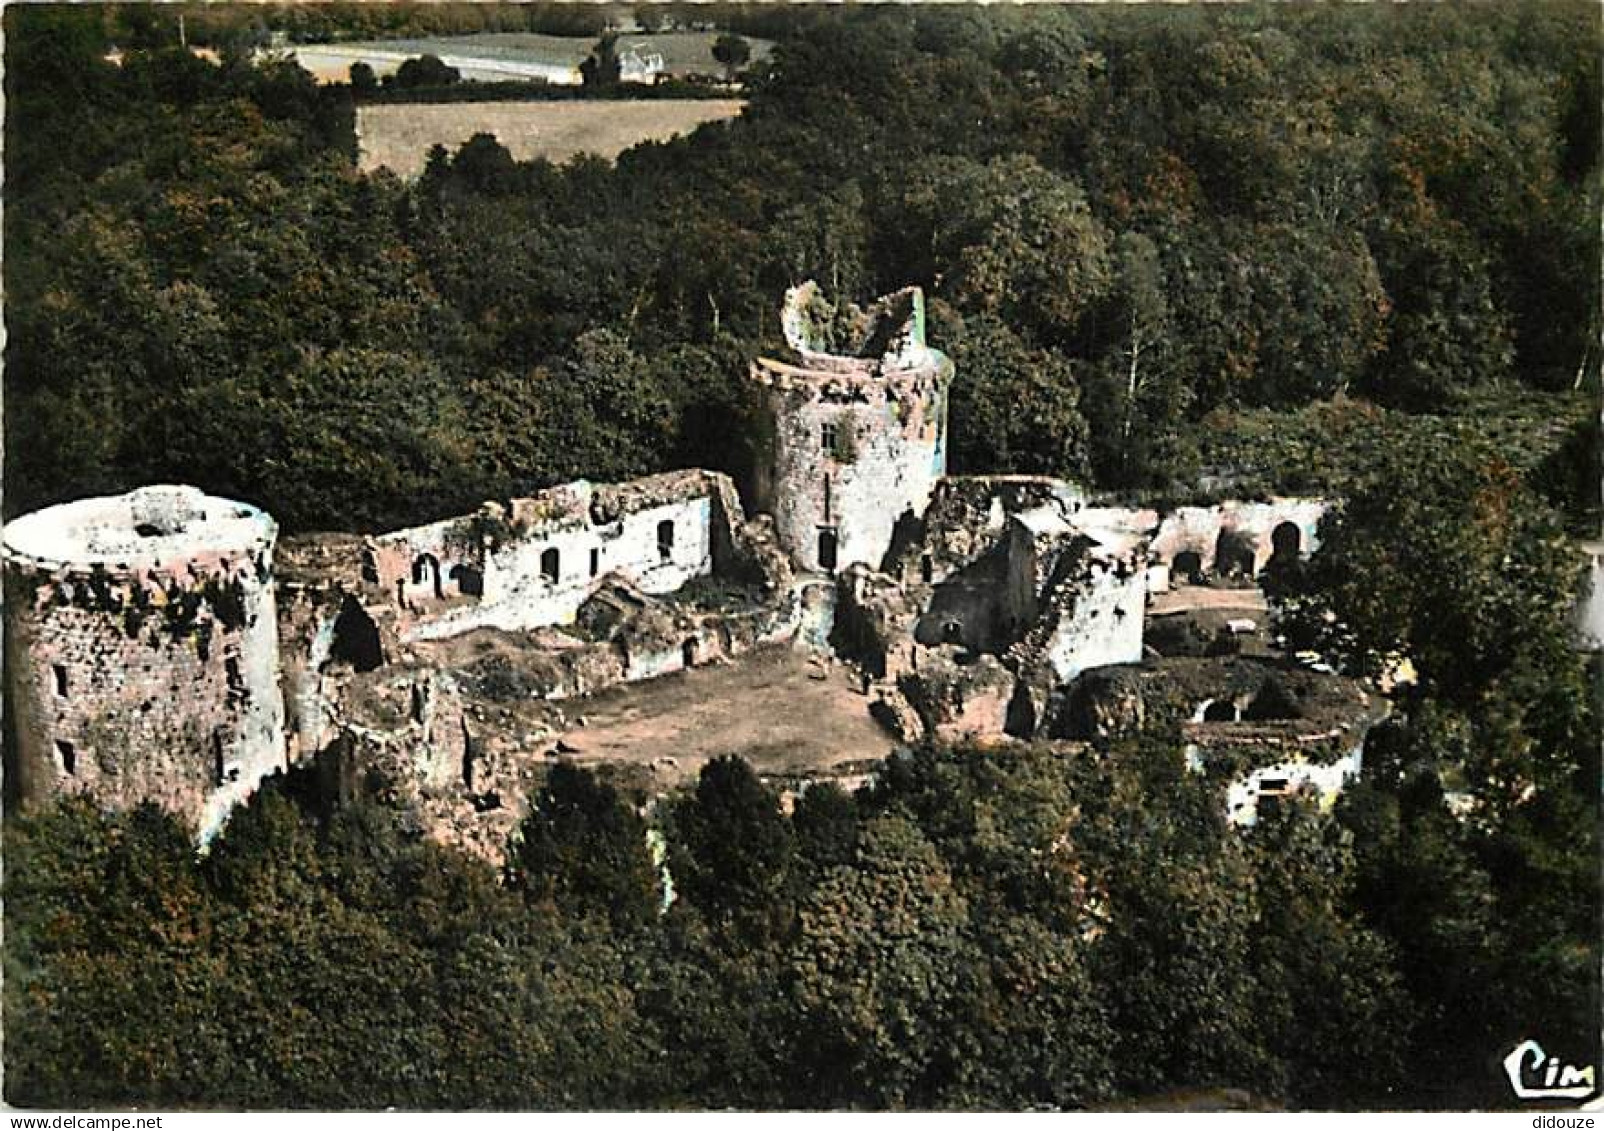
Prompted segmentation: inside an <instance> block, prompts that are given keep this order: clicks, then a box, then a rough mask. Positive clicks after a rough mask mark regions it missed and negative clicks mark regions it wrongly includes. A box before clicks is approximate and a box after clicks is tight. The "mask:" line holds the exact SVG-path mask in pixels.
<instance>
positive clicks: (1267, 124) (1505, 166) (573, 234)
mask: <svg viewBox="0 0 1604 1131" xmlns="http://www.w3.org/2000/svg"><path fill="white" fill-rule="evenodd" d="M420 7H423V8H427V7H430V6H427V5H424V6H420ZM117 11H119V10H118V9H113V10H111V13H110V14H104V13H93V12H91V13H84V12H80V11H63V10H60V9H54V8H44V7H35V6H22V7H19V8H18V9H17V10H16V11H15V12H12V13H9V14H8V16H7V19H8V20H9V21H10V22H9V23H8V24H7V29H8V35H7V62H8V67H7V74H6V93H7V110H6V113H7V126H8V140H9V142H10V146H9V150H8V161H7V173H8V192H7V208H6V212H5V239H6V251H7V255H6V263H7V269H6V282H7V295H8V308H7V321H8V328H9V331H10V337H9V341H8V344H7V352H6V361H7V366H6V394H7V405H8V410H9V411H8V412H7V428H8V432H7V438H8V440H9V441H10V443H9V444H8V448H9V451H10V453H11V459H10V460H9V461H8V467H7V492H6V506H7V511H8V513H11V514H15V513H18V512H19V511H21V510H24V509H28V508H32V507H35V506H37V505H40V504H42V503H45V502H50V501H56V500H60V499H63V498H66V497H71V496H74V495H80V494H83V493H86V492H91V491H106V490H113V489H120V488H123V487H126V486H128V485H130V484H132V483H136V482H146V481H151V480H180V481H185V482H192V483H195V484H197V485H199V486H202V487H205V488H206V489H208V490H212V491H217V492H220V493H223V494H226V495H232V496H238V497H242V498H245V499H248V500H250V501H252V502H255V503H258V504H260V505H262V506H264V507H266V508H268V509H269V510H270V511H271V512H272V513H273V514H274V515H276V516H277V517H278V518H279V519H280V520H281V521H282V522H283V523H284V525H285V526H286V527H287V528H289V529H306V528H317V527H324V528H328V527H334V528H373V527H377V526H384V525H394V524H401V523H405V522H409V521H419V520H423V519H427V518H431V517H438V516H440V515H444V514H449V513H453V512H460V511H461V510H463V509H465V508H470V507H472V506H474V505H476V504H477V503H478V502H479V501H481V500H482V499H485V498H491V497H498V496H506V495H509V494H515V493H520V492H527V491H528V490H530V489H532V488H535V487H539V486H544V485H548V484H551V483H553V482H557V481H561V480H565V479H569V478H574V477H578V476H588V477H592V478H596V479H609V478H617V477H622V476H630V475H636V474H640V473H642V472H646V471H650V470H653V469H660V468H664V467H671V466H683V465H687V464H699V465H705V466H711V467H715V468H719V469H722V470H728V471H731V472H733V473H735V474H737V476H738V477H741V476H742V475H743V474H744V472H745V470H746V468H747V467H748V466H749V462H750V458H751V454H750V453H749V452H748V451H747V450H746V446H747V444H748V442H749V441H748V438H749V437H750V435H751V434H752V429H751V428H750V427H749V426H747V424H748V420H749V414H750V412H751V408H752V405H751V397H752V390H751V389H750V388H749V387H748V383H747V382H746V381H745V379H744V375H745V365H746V362H747V360H748V359H749V358H750V357H751V355H752V354H753V353H754V352H756V351H758V350H760V349H764V348H772V347H774V346H775V344H776V343H775V338H776V335H777V325H776V322H777V318H776V314H777V309H778V305H779V301H780V297H781V294H782V292H783V290H784V288H785V287H786V286H788V285H790V284H792V283H794V282H796V281H798V280H799V279H802V278H804V277H808V276H813V277H817V278H819V279H820V280H821V281H822V282H823V283H824V284H825V285H826V286H827V287H829V288H830V289H831V290H833V291H836V292H839V293H843V294H845V295H848V296H851V297H857V298H864V297H868V296H871V295H873V294H875V293H880V292H882V291H886V290H890V289H893V288H896V287H899V286H902V285H904V284H906V283H910V282H912V283H919V284H921V285H923V286H925V287H926V288H927V290H928V291H929V293H930V294H931V296H932V308H933V315H932V321H933V325H932V329H931V334H932V338H933V340H934V341H935V342H936V343H937V344H939V345H940V346H942V347H943V348H945V349H946V350H948V351H949V352H950V353H952V354H953V355H954V356H955V358H956V360H957V363H958V371H959V373H960V374H961V375H962V376H961V380H960V381H959V382H958V384H957V385H956V387H955V391H954V399H953V404H952V420H953V425H952V426H953V433H954V436H953V451H952V456H953V465H954V470H956V471H977V470H978V471H987V470H991V471H1003V470H1018V471H1044V472H1054V473H1058V474H1064V475H1072V476H1079V477H1084V478H1088V479H1089V480H1090V481H1092V482H1093V483H1094V484H1095V485H1096V486H1098V487H1100V488H1103V489H1106V490H1110V491H1121V492H1131V491H1144V492H1148V493H1151V494H1155V495H1157V496H1159V497H1178V496H1183V495H1186V494H1188V493H1192V492H1195V491H1196V489H1197V484H1198V481H1199V473H1200V472H1203V471H1208V472H1218V471H1220V470H1221V468H1220V466H1219V465H1218V461H1219V460H1220V459H1222V458H1224V459H1226V460H1230V461H1231V462H1230V463H1228V464H1227V465H1225V466H1224V468H1223V470H1224V471H1225V472H1226V473H1227V474H1230V473H1239V472H1242V471H1244V470H1246V471H1251V472H1253V473H1255V474H1254V476H1253V477H1252V478H1253V480H1254V482H1255V483H1256V484H1260V485H1268V486H1271V487H1274V486H1278V484H1276V483H1275V482H1274V480H1275V478H1276V472H1277V468H1276V467H1275V466H1263V465H1262V464H1263V461H1262V460H1258V461H1257V462H1256V461H1255V452H1254V451H1253V449H1252V447H1251V445H1246V444H1241V443H1232V440H1233V438H1234V437H1236V436H1237V434H1238V431H1237V421H1238V420H1239V418H1240V414H1241V413H1243V412H1248V413H1249V414H1250V419H1251V414H1252V413H1253V412H1258V411H1269V412H1273V413H1281V412H1288V411H1296V410H1299V409H1302V408H1305V407H1307V406H1311V405H1323V404H1326V403H1328V402H1330V401H1331V399H1332V398H1337V400H1338V402H1339V403H1340V402H1347V401H1358V402H1361V403H1364V404H1366V405H1369V406H1373V407H1374V408H1375V410H1376V412H1377V413H1378V414H1380V416H1381V418H1383V419H1385V420H1394V419H1396V420H1397V422H1398V427H1399V428H1400V429H1403V430H1407V429H1408V428H1409V427H1411V425H1410V423H1409V420H1408V418H1409V417H1410V416H1411V415H1412V414H1421V413H1428V414H1434V415H1442V414H1449V413H1455V412H1456V411H1457V410H1468V411H1465V412H1464V413H1463V416H1464V417H1465V418H1466V419H1473V420H1497V419H1501V418H1503V417H1505V416H1507V415H1509V414H1510V413H1513V414H1515V415H1516V416H1517V417H1519V418H1522V419H1528V418H1531V417H1533V416H1535V417H1538V418H1546V419H1547V420H1548V421H1549V422H1550V427H1548V428H1545V429H1536V430H1533V431H1531V432H1530V433H1527V434H1524V435H1522V437H1521V439H1522V441H1523V443H1524V445H1525V446H1528V447H1529V446H1531V445H1532V444H1535V443H1537V442H1538V440H1535V439H1533V436H1534V435H1538V434H1540V437H1539V438H1540V439H1541V440H1542V441H1543V442H1552V444H1554V445H1557V444H1559V443H1560V442H1561V441H1562V440H1563V437H1559V438H1558V439H1556V438H1555V437H1554V436H1553V435H1552V433H1553V432H1554V431H1555V428H1554V427H1553V426H1555V425H1561V426H1564V425H1574V424H1576V423H1577V422H1578V421H1579V420H1582V419H1583V418H1584V417H1585V416H1586V415H1587V414H1586V413H1585V411H1584V412H1578V410H1577V407H1576V406H1577V401H1576V400H1575V399H1574V398H1573V397H1569V396H1568V395H1567V394H1569V393H1570V392H1571V391H1572V390H1574V389H1576V388H1578V386H1581V387H1587V386H1588V382H1589V380H1590V379H1591V377H1590V375H1591V374H1593V373H1594V372H1595V371H1596V369H1597V365H1598V358H1597V357H1596V356H1595V355H1594V352H1593V351H1591V350H1590V349H1589V343H1590V342H1591V341H1593V340H1594V339H1596V337H1597V334H1598V324H1597V323H1598V315H1597V311H1598V308H1599V301H1598V281H1597V272H1596V271H1595V270H1594V265H1595V264H1596V263H1597V262H1598V237H1599V233H1598V224H1597V223H1596V215H1597V209H1598V195H1599V193H1598V136H1599V132H1600V130H1599V97H1600V92H1599V84H1598V75H1597V67H1596V66H1595V63H1596V55H1597V52H1596V48H1597V44H1598V42H1599V29H1598V23H1599V14H1598V11H1597V9H1596V7H1593V6H1590V5H1586V4H1574V5H1565V4H1541V5H1539V4H1530V5H1514V6H1498V7H1493V6H1464V7H1460V6H1431V7H1421V6H1399V7H1396V8H1393V7H1384V8H1379V9H1375V8H1367V9H1354V8H1350V7H1347V6H1330V7H1327V6H1321V5H1308V6H1295V7H1276V8H1273V9H1271V8H1266V9H1259V8H1256V7H1250V8H1236V7H1233V8H1231V9H1230V10H1226V11H1221V10H1218V9H1215V8H1212V7H1209V8H1198V9H1191V8H1184V9H1169V8H1167V9H1164V10H1146V9H1136V10H1127V9H1118V8H1115V9H1109V10H1104V9H1101V8H1080V7H1075V8H1043V9H1030V10H1015V11H992V10H984V11H982V10H972V9H964V8H957V9H949V8H932V9H929V10H915V11H911V12H908V11H885V10H874V9H868V10H861V11H845V12H841V11H836V12H817V11H809V10H807V9H806V8H803V9H779V10H772V9H771V10H769V11H767V12H759V13H749V17H750V18H752V19H758V17H761V19H760V21H759V22H758V25H757V27H756V30H757V31H760V32H762V33H763V34H764V35H766V36H770V37H773V38H775V39H777V40H778V43H779V47H778V49H777V51H776V52H775V54H774V56H773V60H772V63H771V64H770V65H768V66H767V67H766V68H765V69H764V70H763V71H762V72H761V73H758V74H753V75H751V76H749V79H748V84H747V85H748V89H749V93H750V98H751V103H750V106H749V108H748V110H747V112H746V113H745V115H743V117H742V118H741V119H739V120H738V121H736V122H734V123H733V124H731V125H729V126H727V127H717V128H708V129H703V130H701V131H699V132H698V133H697V134H696V135H695V136H693V137H690V138H685V139H679V140H676V141H674V142H671V143H668V144H656V145H647V146H643V147H640V148H638V149H636V150H634V151H631V152H629V153H627V154H625V155H624V156H623V157H622V158H621V159H620V160H619V161H618V162H617V164H616V166H614V165H608V164H604V163H601V162H599V161H579V162H575V163H573V164H570V165H568V166H566V167H563V168H554V167H552V166H550V165H548V164H544V163H533V164H521V165H520V164H517V163H515V162H513V161H512V160H511V159H510V157H509V156H508V154H507V153H506V151H505V150H504V149H503V148H502V147H501V146H500V145H498V144H497V143H496V142H495V141H494V140H493V139H490V138H488V137H482V138H478V139H476V140H475V141H474V142H472V143H471V144H469V145H466V146H464V147H463V148H462V149H461V150H460V151H458V152H456V153H454V154H446V153H444V152H440V153H437V154H436V156H435V159H434V160H433V161H432V162H431V163H430V166H429V168H428V171H427V173H426V174H425V175H424V176H423V177H422V178H421V179H420V180H419V181H418V182H417V183H415V184H404V183H401V182H399V181H397V180H395V179H393V178H390V177H388V176H383V175H379V176H371V177H370V176H362V175H359V174H357V173H356V172H354V171H353V168H352V164H351V152H352V145H353V141H352V106H351V92H350V90H349V89H348V88H344V87H332V88H318V87H316V86H315V85H313V84H312V82H311V81H310V79H309V77H308V76H306V75H305V74H304V72H301V71H300V70H299V69H297V68H295V67H294V66H292V65H289V64H283V63H279V64H273V63H268V64H266V65H262V66H251V65H249V64H248V62H247V59H248V56H247V55H246V54H244V53H243V52H242V51H235V50H229V49H225V50H224V52H223V56H222V58H223V62H222V65H221V66H218V65H213V64H210V63H208V62H205V61H203V60H201V59H198V58H194V57H191V56H189V55H188V54H185V53H183V52H180V51H176V50H173V49H170V48H162V47H160V46H159V45H158V46H156V47H153V49H152V50H150V51H148V52H141V51H137V50H132V49H130V50H129V51H128V53H127V54H126V55H125V56H124V58H123V62H122V65H121V66H116V65H113V64H112V63H109V62H106V61H105V60H104V59H103V58H102V53H103V52H104V51H105V50H106V48H107V46H108V45H109V43H111V42H112V41H113V40H118V41H120V42H121V43H123V44H131V43H135V42H137V37H136V36H134V35H133V34H132V33H131V32H129V31H128V30H127V29H126V28H124V27H122V26H121V25H120V24H119V23H118V22H117V20H115V19H113V18H112V15H114V14H115V13H116V12H117ZM121 11H122V12H123V16H122V22H123V23H126V22H128V12H129V11H144V10H143V9H121ZM225 11H226V9H225ZM267 11H271V10H267ZM146 15H147V16H148V15H149V13H148V12H146ZM737 17H738V10H737V12H736V13H735V14H732V16H731V18H732V19H734V20H735V23H736V24H737V25H738V26H745V25H742V24H741V21H740V19H739V18H737ZM251 18H252V19H258V18H260V17H257V16H252V17H251ZM163 26H165V25H163ZM146 34H147V36H154V33H153V32H147V33H146ZM167 34H169V35H170V34H171V31H170V29H169V30H168V32H167ZM159 42H160V40H159V37H157V43H158V44H159ZM1561 430H1563V429H1561ZM1507 431H1509V430H1507V429H1506V432H1507ZM1305 435H1307V436H1308V439H1309V442H1310V443H1311V444H1313V445H1316V455H1315V458H1313V459H1311V458H1310V457H1309V456H1308V455H1306V454H1305V455H1304V457H1303V463H1305V464H1307V463H1310V462H1316V463H1318V462H1326V463H1332V464H1341V463H1342V462H1343V461H1344V460H1345V459H1346V458H1347V455H1346V449H1345V447H1344V446H1343V445H1340V444H1331V445H1329V446H1327V447H1326V448H1325V449H1323V450H1322V449H1320V448H1319V447H1318V446H1319V445H1320V443H1321V441H1322V439H1323V437H1322V435H1321V434H1320V431H1319V430H1318V429H1315V430H1312V431H1310V430H1306V431H1305ZM1551 446H1552V445H1551ZM1545 450H1546V449H1545ZM1541 454H1543V453H1541V452H1539V453H1536V454H1534V455H1533V457H1532V458H1533V461H1534V462H1535V461H1537V459H1538V457H1539V456H1540V455H1541ZM1244 465H1245V466H1244ZM1547 478H1548V477H1545V479H1547ZM1559 479H1563V477H1556V478H1555V481H1556V482H1557V481H1558V480H1559ZM1589 498H1590V496H1589Z"/></svg>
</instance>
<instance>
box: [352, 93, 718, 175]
mask: <svg viewBox="0 0 1604 1131" xmlns="http://www.w3.org/2000/svg"><path fill="white" fill-rule="evenodd" d="M743 106H745V103H744V102H741V101H740V100H738V99H695V100H686V101H668V100H652V101H639V102H635V101H597V102H584V101H573V102H460V103H447V104H441V105H434V106H428V105H413V104H391V105H370V106H363V107H361V108H360V109H359V110H358V111H357V137H358V139H359V144H360V157H359V159H358V164H359V166H360V167H361V168H362V169H364V170H368V171H371V170H373V169H377V168H379V167H380V166H384V167H387V168H389V169H390V170H392V171H393V172H395V173H396V174H397V175H398V176H401V177H414V176H417V175H418V173H420V172H421V171H422V169H423V166H424V162H425V160H427V158H428V156H429V149H430V147H431V146H434V145H436V144H439V145H444V146H445V147H446V148H447V149H456V148H457V147H458V146H460V145H462V144H463V143H464V142H466V141H467V140H468V139H469V138H471V137H472V136H473V135H474V134H477V133H488V134H494V135H495V137H496V138H497V139H498V140H499V141H500V142H501V144H502V145H504V146H506V147H507V149H508V150H509V151H510V152H511V153H512V155H513V156H514V157H515V158H517V159H518V160H520V161H528V160H532V159H534V158H537V157H543V158H545V159H546V160H548V161H553V162H556V163H558V164H561V163H562V162H564V161H567V160H569V159H570V158H572V157H574V156H576V155H578V154H580V153H592V154H595V155H596V156H598V157H603V158H606V159H608V160H612V159H613V158H614V157H617V156H618V155H619V154H620V153H622V152H623V151H624V150H626V149H629V148H630V147H632V146H635V145H638V144H640V143H641V142H643V141H662V140H666V139H667V138H670V137H673V136H674V135H675V134H683V133H690V132H691V131H692V130H694V129H695V128H696V127H697V126H699V125H702V124H703V123H704V122H717V121H723V120H725V119H728V118H734V117H736V116H737V115H738V114H740V112H741V108H742V107H743Z"/></svg>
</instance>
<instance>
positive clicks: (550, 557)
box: [540, 546, 562, 585]
mask: <svg viewBox="0 0 1604 1131" xmlns="http://www.w3.org/2000/svg"><path fill="white" fill-rule="evenodd" d="M561 567H562V557H561V556H560V555H559V554H558V553H557V547H555V546H553V547H552V548H551V549H549V550H546V551H545V552H544V553H542V554H541V555H540V576H541V577H544V578H545V579H546V580H547V581H549V582H550V583H551V584H553V585H556V584H557V577H558V574H559V571H560V569H561Z"/></svg>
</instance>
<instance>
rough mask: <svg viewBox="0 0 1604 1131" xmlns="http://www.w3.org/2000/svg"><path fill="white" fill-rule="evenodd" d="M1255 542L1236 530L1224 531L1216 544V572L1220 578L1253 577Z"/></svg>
mask: <svg viewBox="0 0 1604 1131" xmlns="http://www.w3.org/2000/svg"><path fill="white" fill-rule="evenodd" d="M1253 559H1254V554H1253V541H1252V539H1250V538H1248V537H1247V536H1246V535H1244V534H1240V533H1238V532H1237V531H1235V530H1222V531H1220V536H1219V538H1217V539H1216V540H1215V543H1214V572H1215V574H1216V575H1217V576H1219V577H1252V576H1253V574H1254V569H1253Z"/></svg>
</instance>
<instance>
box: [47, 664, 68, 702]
mask: <svg viewBox="0 0 1604 1131" xmlns="http://www.w3.org/2000/svg"><path fill="white" fill-rule="evenodd" d="M50 670H51V672H52V673H53V674H54V675H55V677H56V697H57V698H58V699H65V698H66V697H67V691H68V686H67V668H66V665H64V664H53V665H51V668H50Z"/></svg>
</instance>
